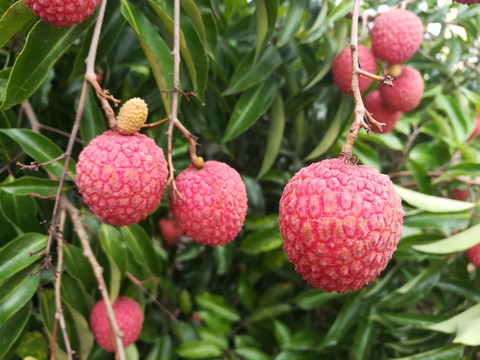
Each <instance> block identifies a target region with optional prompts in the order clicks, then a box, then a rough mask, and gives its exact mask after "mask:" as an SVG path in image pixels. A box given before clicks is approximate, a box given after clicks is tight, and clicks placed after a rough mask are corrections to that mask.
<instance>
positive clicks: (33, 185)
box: [0, 176, 68, 196]
mask: <svg viewBox="0 0 480 360" xmlns="http://www.w3.org/2000/svg"><path fill="white" fill-rule="evenodd" d="M57 189H58V181H57V180H50V179H46V178H39V177H33V176H22V177H21V178H18V179H15V180H12V181H10V182H4V183H1V184H0V190H3V191H5V192H7V193H9V194H13V195H32V194H37V195H40V196H51V195H55V194H56V193H57ZM67 189H68V186H67V185H66V184H65V185H64V187H63V191H66V190H67Z"/></svg>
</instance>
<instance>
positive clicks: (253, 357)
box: [234, 348, 271, 360]
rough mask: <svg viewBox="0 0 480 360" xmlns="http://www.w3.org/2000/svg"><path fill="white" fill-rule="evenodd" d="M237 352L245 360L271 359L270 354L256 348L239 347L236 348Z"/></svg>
mask: <svg viewBox="0 0 480 360" xmlns="http://www.w3.org/2000/svg"><path fill="white" fill-rule="evenodd" d="M234 351H235V354H237V355H239V356H241V357H242V359H245V360H269V359H271V358H270V356H268V355H267V354H265V353H264V352H263V351H260V350H259V349H256V348H237V349H235V350H234Z"/></svg>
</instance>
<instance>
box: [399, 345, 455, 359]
mask: <svg viewBox="0 0 480 360" xmlns="http://www.w3.org/2000/svg"><path fill="white" fill-rule="evenodd" d="M463 354H464V349H463V346H460V345H446V346H443V347H440V348H438V349H435V350H430V351H425V352H422V353H419V354H415V355H412V356H407V357H403V358H395V360H460V359H462V358H463Z"/></svg>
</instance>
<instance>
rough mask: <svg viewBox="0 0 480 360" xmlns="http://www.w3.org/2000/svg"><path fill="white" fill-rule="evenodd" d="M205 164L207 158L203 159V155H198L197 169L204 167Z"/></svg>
mask: <svg viewBox="0 0 480 360" xmlns="http://www.w3.org/2000/svg"><path fill="white" fill-rule="evenodd" d="M204 164H205V160H203V157H201V156H199V157H197V160H196V161H195V167H196V168H197V169H201V168H203V165H204Z"/></svg>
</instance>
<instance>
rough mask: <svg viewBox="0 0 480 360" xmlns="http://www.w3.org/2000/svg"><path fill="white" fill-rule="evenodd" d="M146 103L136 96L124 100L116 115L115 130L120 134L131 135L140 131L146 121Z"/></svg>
mask: <svg viewBox="0 0 480 360" xmlns="http://www.w3.org/2000/svg"><path fill="white" fill-rule="evenodd" d="M147 116H148V106H147V103H146V102H145V101H144V100H143V99H140V98H138V97H136V98H132V99H130V100H128V101H127V102H125V104H123V105H122V107H121V108H120V111H119V112H118V116H117V130H118V132H119V133H120V134H122V135H132V134H135V133H136V132H137V131H140V129H141V128H142V125H143V124H145V121H147Z"/></svg>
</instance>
